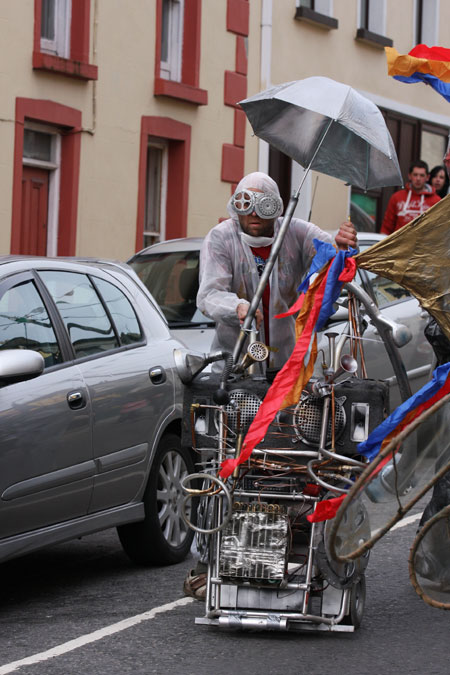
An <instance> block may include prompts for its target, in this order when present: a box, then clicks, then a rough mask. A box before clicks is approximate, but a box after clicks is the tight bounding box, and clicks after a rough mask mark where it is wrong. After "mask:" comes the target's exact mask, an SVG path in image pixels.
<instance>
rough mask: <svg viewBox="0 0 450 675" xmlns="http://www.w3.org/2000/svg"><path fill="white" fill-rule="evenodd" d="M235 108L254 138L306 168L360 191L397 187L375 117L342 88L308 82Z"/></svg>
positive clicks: (321, 80) (394, 163)
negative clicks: (344, 182) (241, 114)
mask: <svg viewBox="0 0 450 675" xmlns="http://www.w3.org/2000/svg"><path fill="white" fill-rule="evenodd" d="M240 105H241V107H242V109H243V110H244V111H245V114H246V115H247V117H248V119H249V122H250V124H251V125H252V128H253V131H254V132H255V134H256V136H258V137H259V138H262V139H263V140H265V141H267V142H268V143H270V144H271V145H273V146H274V147H275V148H277V149H278V150H281V151H282V152H284V153H285V154H286V155H288V156H289V157H291V158H292V159H294V160H295V161H296V162H298V163H299V164H301V165H302V166H303V167H305V168H307V169H314V170H315V171H319V172H321V173H325V174H327V175H329V176H333V177H334V178H340V179H341V180H344V181H346V182H347V183H350V184H351V185H355V186H358V187H360V188H363V189H370V188H374V187H382V186H387V185H402V184H403V179H402V175H401V172H400V167H399V165H398V160H397V155H396V152H395V148H394V144H393V142H392V138H391V135H390V133H389V131H388V129H387V127H386V123H385V121H384V119H383V116H382V114H381V112H380V111H379V109H378V108H377V106H376V105H375V104H374V103H372V101H369V99H367V98H365V97H364V96H361V94H358V92H356V91H355V90H354V89H352V88H351V87H349V86H348V85H346V84H341V83H340V82H335V81H334V80H331V79H329V78H327V77H308V78H306V79H304V80H297V81H294V82H287V83H285V84H280V85H277V86H275V87H271V88H270V89H266V90H265V91H263V92H261V93H259V94H256V95H255V96H252V97H250V98H247V99H245V100H244V101H240Z"/></svg>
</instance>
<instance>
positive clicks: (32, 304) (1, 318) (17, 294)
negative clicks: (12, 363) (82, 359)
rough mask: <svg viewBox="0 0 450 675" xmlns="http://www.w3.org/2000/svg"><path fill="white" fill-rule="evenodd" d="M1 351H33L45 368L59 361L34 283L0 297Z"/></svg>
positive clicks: (42, 304)
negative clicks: (37, 354)
mask: <svg viewBox="0 0 450 675" xmlns="http://www.w3.org/2000/svg"><path fill="white" fill-rule="evenodd" d="M0 349H32V350H33V351H36V352H39V353H40V354H41V355H42V356H43V358H44V362H45V366H46V367H49V366H53V365H55V364H57V363H61V362H62V356H61V350H60V347H59V344H58V340H57V339H56V335H55V331H54V329H53V326H52V322H51V320H50V317H49V315H48V314H47V310H46V309H45V306H44V303H43V301H42V298H41V296H40V295H39V292H38V290H37V288H36V286H35V284H34V282H33V281H26V282H23V283H21V284H18V285H17V286H13V287H12V288H8V290H6V291H5V292H4V293H3V295H2V296H1V298H0Z"/></svg>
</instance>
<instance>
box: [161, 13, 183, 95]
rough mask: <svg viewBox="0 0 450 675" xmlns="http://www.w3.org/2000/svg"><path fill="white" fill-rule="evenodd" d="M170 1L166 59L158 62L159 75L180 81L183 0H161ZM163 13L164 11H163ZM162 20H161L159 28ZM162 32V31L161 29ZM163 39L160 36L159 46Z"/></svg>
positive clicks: (173, 80) (162, 23)
mask: <svg viewBox="0 0 450 675" xmlns="http://www.w3.org/2000/svg"><path fill="white" fill-rule="evenodd" d="M162 2H163V6H164V2H168V3H170V5H169V12H168V26H167V42H168V45H167V51H168V59H167V61H163V59H162V56H161V57H160V58H161V62H160V77H162V78H164V79H166V80H170V81H171V82H181V68H182V60H183V26H184V0H162ZM163 14H164V12H163ZM163 26H164V21H162V22H161V28H163ZM161 34H162V31H161ZM162 44H163V40H162V38H161V47H162Z"/></svg>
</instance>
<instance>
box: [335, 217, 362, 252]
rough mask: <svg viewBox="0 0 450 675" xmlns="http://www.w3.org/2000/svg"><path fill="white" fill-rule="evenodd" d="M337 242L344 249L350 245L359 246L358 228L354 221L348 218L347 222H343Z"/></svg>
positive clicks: (336, 238)
mask: <svg viewBox="0 0 450 675" xmlns="http://www.w3.org/2000/svg"><path fill="white" fill-rule="evenodd" d="M335 242H336V244H337V246H338V248H340V249H343V250H346V249H347V248H348V247H349V246H351V247H352V248H357V246H358V243H357V239H356V229H355V226H354V225H353V223H352V222H350V221H349V220H347V221H346V222H345V223H342V225H341V226H340V228H339V232H338V233H337V235H336V237H335Z"/></svg>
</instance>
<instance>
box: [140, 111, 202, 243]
mask: <svg viewBox="0 0 450 675" xmlns="http://www.w3.org/2000/svg"><path fill="white" fill-rule="evenodd" d="M149 138H152V139H157V138H159V139H161V141H163V142H167V144H168V154H167V158H168V168H167V197H166V199H165V214H166V221H165V236H166V240H168V239H176V238H179V237H185V236H186V233H187V214H188V198H189V176H190V152H191V126H190V125H189V124H185V123H184V122H178V121H176V120H173V119H171V118H169V117H146V116H143V117H142V120H141V144H140V153H139V169H138V204H137V222H136V248H135V250H136V251H140V250H141V249H142V242H143V233H144V225H145V206H146V196H147V195H146V185H147V155H148V142H149Z"/></svg>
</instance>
